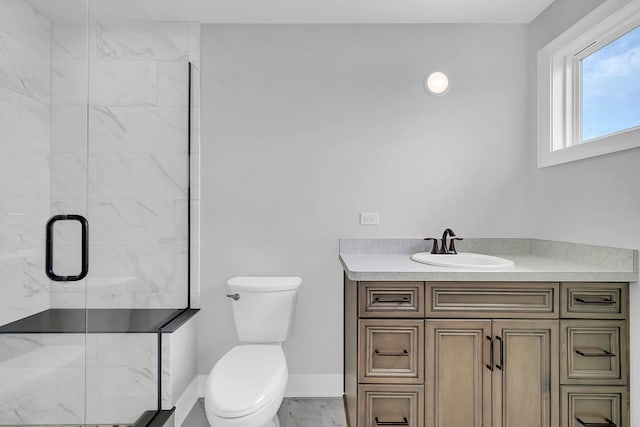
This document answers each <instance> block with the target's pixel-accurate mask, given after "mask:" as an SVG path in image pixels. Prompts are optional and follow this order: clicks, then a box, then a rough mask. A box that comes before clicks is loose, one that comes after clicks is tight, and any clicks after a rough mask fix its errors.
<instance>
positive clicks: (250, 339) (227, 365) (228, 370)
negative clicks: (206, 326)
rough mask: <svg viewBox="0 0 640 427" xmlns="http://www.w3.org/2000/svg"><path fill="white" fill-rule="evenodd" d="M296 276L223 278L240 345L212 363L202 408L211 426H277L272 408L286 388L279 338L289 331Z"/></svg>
mask: <svg viewBox="0 0 640 427" xmlns="http://www.w3.org/2000/svg"><path fill="white" fill-rule="evenodd" d="M301 283H302V280H301V279H300V278H299V277H234V278H233V279H231V280H229V281H228V282H227V284H228V285H229V290H230V294H229V295H227V296H228V297H230V298H232V299H233V301H232V305H233V317H234V319H235V323H236V330H237V332H238V338H239V339H240V342H241V343H242V344H241V345H238V346H235V347H233V348H232V349H231V350H229V352H227V354H225V355H224V356H222V359H220V360H219V361H218V363H216V364H215V366H214V367H213V369H212V370H211V373H210V374H209V377H208V378H207V384H206V387H205V396H204V407H205V412H206V414H207V419H208V420H209V424H211V426H212V427H227V426H229V427H231V426H233V427H279V426H280V422H279V420H278V416H277V412H278V408H280V404H281V403H282V398H283V397H284V391H285V389H286V388H287V379H288V377H289V374H288V371H287V360H286V359H285V356H284V353H283V352H282V343H283V342H284V340H285V339H286V338H287V337H288V336H289V334H290V332H291V326H292V323H293V316H294V313H295V308H296V299H297V294H298V288H299V287H300V284H301Z"/></svg>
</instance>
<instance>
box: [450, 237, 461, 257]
mask: <svg viewBox="0 0 640 427" xmlns="http://www.w3.org/2000/svg"><path fill="white" fill-rule="evenodd" d="M456 240H464V239H463V238H462V237H453V238H451V240H449V252H451V253H453V254H457V253H458V252H456V245H455V244H454V242H455V241H456Z"/></svg>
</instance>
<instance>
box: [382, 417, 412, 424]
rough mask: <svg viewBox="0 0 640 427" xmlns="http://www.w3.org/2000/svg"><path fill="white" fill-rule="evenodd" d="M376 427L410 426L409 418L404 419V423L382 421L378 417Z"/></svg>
mask: <svg viewBox="0 0 640 427" xmlns="http://www.w3.org/2000/svg"><path fill="white" fill-rule="evenodd" d="M376 425H377V426H408V425H409V420H407V417H402V421H380V420H379V419H378V417H376Z"/></svg>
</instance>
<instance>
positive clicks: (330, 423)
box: [182, 397, 347, 427]
mask: <svg viewBox="0 0 640 427" xmlns="http://www.w3.org/2000/svg"><path fill="white" fill-rule="evenodd" d="M278 417H279V418H280V427H346V425H347V422H346V420H345V416H344V406H343V404H342V399H341V398H339V397H338V398H323V399H319V398H286V399H284V401H283V402H282V405H281V406H280V410H279V411H278ZM182 427H209V423H207V417H206V416H205V414H204V400H203V399H198V401H197V402H196V404H195V406H194V407H193V409H192V410H191V412H190V413H189V415H188V416H187V419H186V420H185V421H184V423H183V424H182Z"/></svg>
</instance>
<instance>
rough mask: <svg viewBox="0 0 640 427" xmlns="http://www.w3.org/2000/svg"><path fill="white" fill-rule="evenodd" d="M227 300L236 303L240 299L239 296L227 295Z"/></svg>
mask: <svg viewBox="0 0 640 427" xmlns="http://www.w3.org/2000/svg"><path fill="white" fill-rule="evenodd" d="M227 298H232V299H233V300H234V301H238V300H239V299H240V294H227Z"/></svg>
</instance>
